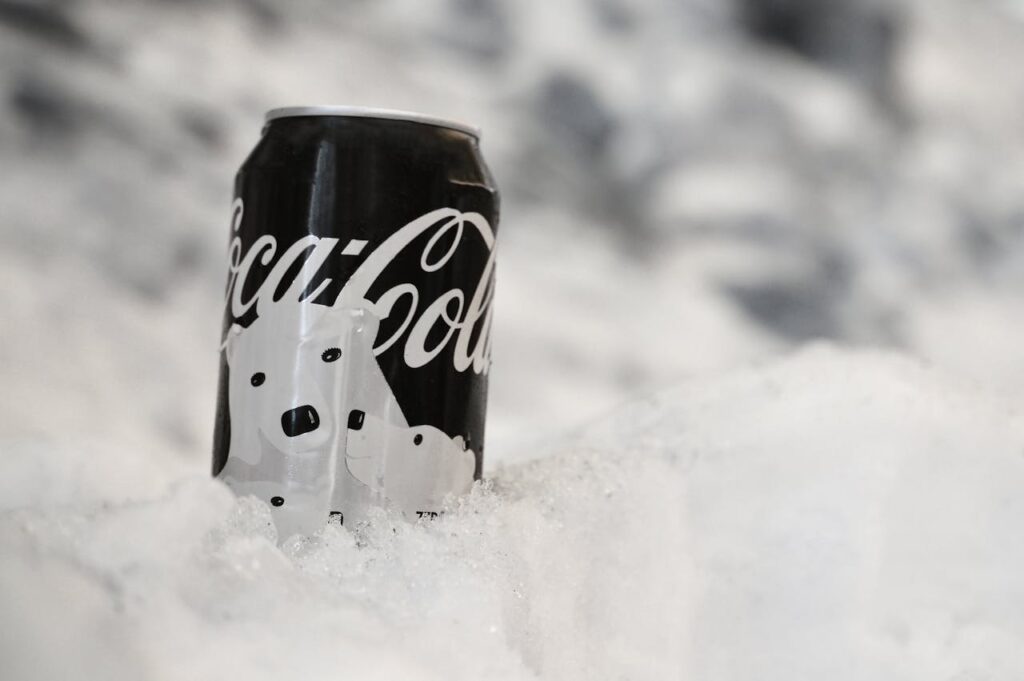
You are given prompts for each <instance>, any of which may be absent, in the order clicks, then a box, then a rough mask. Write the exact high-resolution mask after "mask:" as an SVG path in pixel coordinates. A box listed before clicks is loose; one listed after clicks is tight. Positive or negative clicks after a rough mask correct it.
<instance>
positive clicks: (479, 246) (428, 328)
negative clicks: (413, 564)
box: [213, 107, 498, 538]
mask: <svg viewBox="0 0 1024 681" xmlns="http://www.w3.org/2000/svg"><path fill="white" fill-rule="evenodd" d="M478 137H479V135H478V133H477V131H476V130H475V129H473V128H470V127H467V126H464V125H461V124H457V123H453V122H450V121H443V120H439V119H434V118H430V117H427V116H422V115H419V114H410V113H405V112H393V111H381V110H373V109H357V108H351V107H301V108H289V109H276V110H273V111H271V112H269V113H268V114H267V124H266V126H265V127H264V128H263V134H262V137H261V139H260V141H259V143H258V144H257V145H256V148H255V149H254V150H253V152H252V153H251V154H250V156H249V158H248V159H246V161H245V162H244V163H243V164H242V167H241V169H240V170H239V172H238V176H237V178H236V180H235V200H234V203H233V206H232V218H231V238H230V247H229V258H228V284H227V290H226V295H225V313H224V327H223V338H222V343H221V363H220V385H219V391H218V400H217V417H216V426H215V432H214V446H213V473H214V475H215V476H217V477H219V478H221V479H223V480H224V481H225V482H226V483H227V484H228V485H229V486H230V487H231V488H232V489H233V490H235V492H236V493H238V494H240V495H247V494H252V495H254V496H256V497H257V498H259V499H262V500H263V501H265V502H266V503H267V504H269V506H270V508H271V511H272V514H273V517H274V521H275V524H276V525H277V527H278V532H279V536H281V538H285V537H287V536H289V535H291V534H294V533H308V532H311V531H314V530H316V529H318V528H319V527H320V526H322V525H323V524H325V523H326V522H328V521H329V520H333V521H335V522H342V523H344V524H346V525H348V524H352V523H354V522H357V521H359V520H360V519H362V518H364V517H365V515H366V511H367V509H369V508H370V507H372V506H385V507H391V508H395V509H398V510H400V511H401V512H402V513H404V514H406V515H407V516H409V517H412V518H415V517H424V516H428V517H432V516H434V515H436V514H438V513H439V512H441V510H442V508H443V505H444V502H445V500H446V498H448V497H449V495H458V494H461V493H464V492H466V491H467V490H468V489H469V488H470V487H471V485H472V483H473V480H475V479H479V478H480V475H481V470H482V463H483V451H484V416H485V412H486V406H487V375H488V372H489V369H490V356H491V352H490V327H491V310H492V307H491V301H492V298H493V294H494V255H495V243H494V239H495V228H496V226H497V222H498V192H497V189H496V188H495V186H494V182H493V180H492V179H491V175H490V173H489V171H488V169H487V167H486V165H485V164H484V161H483V158H482V156H481V154H480V148H479V143H478Z"/></svg>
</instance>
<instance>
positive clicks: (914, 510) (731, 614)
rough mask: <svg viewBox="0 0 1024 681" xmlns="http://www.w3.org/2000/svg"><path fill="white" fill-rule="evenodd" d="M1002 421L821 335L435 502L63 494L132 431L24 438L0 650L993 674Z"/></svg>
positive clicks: (168, 667)
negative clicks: (434, 510)
mask: <svg viewBox="0 0 1024 681" xmlns="http://www.w3.org/2000/svg"><path fill="white" fill-rule="evenodd" d="M1021 424H1022V421H1021V418H1020V413H1019V410H1018V409H1016V408H1012V409H1011V408H1008V407H1007V406H1006V403H1005V402H1002V401H1001V400H999V399H996V398H995V397H993V396H992V395H991V394H987V393H985V392H983V391H979V390H978V389H977V387H975V386H967V385H963V384H961V383H959V382H957V381H955V380H952V379H949V378H948V377H946V376H944V375H943V374H942V373H941V372H939V371H937V370H935V369H933V368H929V367H927V366H925V365H922V364H920V363H918V362H914V361H911V360H908V359H905V358H902V357H899V356H895V355H890V354H884V353H873V352H853V351H849V350H841V349H838V348H833V347H828V346H817V347H813V348H810V349H808V350H805V351H802V352H800V353H798V354H797V355H795V356H792V357H788V358H786V359H783V360H776V361H772V362H770V363H768V364H765V365H763V366H759V367H751V368H747V369H742V370H737V371H734V372H727V373H725V374H722V375H719V376H717V377H714V378H708V379H701V380H694V381H689V382H686V383H683V384H681V385H680V386H677V387H674V388H672V389H669V390H667V391H663V392H661V393H659V394H657V395H656V396H653V397H651V398H649V399H647V400H644V401H640V402H635V403H632V404H629V405H625V406H623V407H621V408H619V409H617V410H615V411H613V412H609V413H608V414H606V415H605V416H604V417H603V418H601V419H599V420H598V421H596V422H595V423H593V424H592V425H591V426H589V427H587V428H584V429H583V430H582V431H581V432H579V433H578V434H576V435H575V436H573V437H571V438H567V439H565V440H563V441H561V442H557V443H552V444H551V446H550V448H549V450H548V451H547V452H546V453H545V454H546V455H545V456H543V457H542V458H540V459H537V460H535V461H532V462H529V463H523V464H515V465H510V466H507V467H502V468H501V469H500V470H498V471H496V472H495V474H494V475H493V476H492V479H491V480H490V481H489V482H488V483H487V484H483V485H481V486H479V487H478V488H477V489H475V490H474V492H473V493H472V494H471V495H470V496H469V497H467V498H465V499H463V500H460V501H459V502H457V503H455V504H453V507H452V509H451V511H450V512H449V513H448V514H447V515H446V516H444V517H443V518H442V519H440V520H436V521H433V522H425V523H422V524H418V525H414V524H408V523H405V522H404V521H401V520H399V519H396V518H393V517H387V516H385V515H383V514H381V515H378V516H377V517H375V518H373V519H372V521H371V522H370V523H369V524H368V525H367V526H366V527H364V528H362V529H361V530H360V531H358V532H356V533H352V532H350V531H349V530H348V529H343V528H338V527H335V526H329V527H326V528H325V529H324V530H323V532H322V533H321V534H319V535H315V536H313V537H310V538H306V539H300V538H294V539H292V540H290V541H288V542H285V544H284V545H283V546H282V547H278V546H277V545H276V544H275V539H276V537H275V535H274V532H273V530H272V527H271V526H270V525H269V510H268V509H267V507H266V506H264V505H262V504H261V503H260V502H257V501H255V500H252V499H242V500H235V499H234V498H233V497H232V496H231V494H230V493H229V492H228V491H227V490H226V488H224V487H222V486H221V485H220V484H219V483H217V482H215V481H213V480H210V479H208V478H207V477H206V476H205V475H204V474H203V471H185V470H182V471H171V470H165V471H157V470H150V471H147V472H146V473H147V477H148V478H149V480H148V482H147V483H145V484H143V485H141V486H140V485H138V484H137V481H136V480H132V479H125V480H123V481H122V482H123V488H122V489H117V488H115V487H114V486H113V484H112V483H110V482H109V481H108V476H106V475H99V474H98V475H96V476H95V480H93V481H89V480H88V479H86V480H84V481H83V480H82V478H81V477H80V476H77V475H69V476H68V477H74V478H75V479H76V480H78V481H79V482H80V483H81V486H80V487H79V488H74V489H72V488H71V487H69V485H68V484H67V482H68V481H67V480H62V479H61V475H62V473H61V471H66V470H71V471H78V470H83V469H88V468H94V469H95V470H96V471H97V472H98V473H116V471H119V470H123V469H124V467H125V465H126V464H128V465H129V472H131V471H130V466H131V464H130V462H131V461H137V460H138V457H137V456H136V454H137V453H136V452H133V451H122V452H118V451H114V450H108V451H102V452H101V451H88V450H85V449H82V450H80V451H73V452H65V453H64V454H62V455H60V456H59V457H57V456H55V455H52V454H50V453H48V452H35V453H34V456H32V457H27V456H26V457H25V459H24V460H23V461H22V462H21V466H39V465H43V466H46V465H50V463H47V461H48V459H50V458H54V459H55V460H54V461H52V462H51V463H52V469H51V470H49V471H48V472H46V473H42V474H41V473H39V472H38V471H32V472H28V473H26V474H25V475H24V476H18V475H15V476H13V477H10V476H5V478H4V479H3V480H2V482H0V484H2V485H3V490H2V491H3V493H2V495H0V498H2V499H4V500H5V502H6V505H7V506H9V507H10V510H8V511H7V512H5V513H4V514H3V516H2V520H0V541H2V545H3V551H2V553H0V555H2V556H3V559H2V561H0V592H2V593H4V594H6V596H5V607H4V608H3V609H2V610H0V630H2V631H4V632H5V633H4V636H3V637H0V672H2V674H0V675H2V676H3V677H4V678H12V679H13V678H17V679H24V680H30V679H50V678H72V677H74V678H106V679H121V678H124V679H139V678H152V679H162V678H167V679H171V678H189V679H215V678H224V677H225V676H229V677H231V678H246V679H251V680H253V681H256V680H258V679H280V678H282V677H284V678H304V679H321V678H322V679H328V678H358V679H378V678H379V679H394V678H403V679H442V678H443V679H480V678H487V679H528V678H544V679H621V678H631V679H664V678H706V679H716V680H719V679H721V680H726V679H750V678H780V679H781V678H829V679H836V680H837V681H844V680H847V679H850V680H853V679H858V680H860V679H865V680H866V679H877V678H887V679H924V678H950V679H952V678H956V679H960V678H963V679H968V678H970V679H974V678H978V679H988V678H992V679H995V678H1017V677H1018V676H1019V675H1020V674H1022V673H1024V659H1022V658H1021V656H1020V655H1019V650H1020V646H1021V642H1022V638H1024V584H1022V582H1021V580H1020V577H1019V576H1020V574H1021V573H1022V570H1024V542H1022V541H1021V535H1020V532H1019V531H1018V530H1019V528H1018V525H1019V522H1018V521H1019V518H1020V517H1022V514H1024V496H1022V495H1021V494H1020V490H1021V489H1022V487H1024V426H1022V425H1021ZM79 459H88V465H84V464H83V463H82V462H80V461H78V460H79ZM40 461H42V462H43V463H42V464H40ZM76 463H78V468H75V467H74V465H75V464H76ZM69 464H70V466H69ZM13 470H14V471H15V472H17V470H18V465H15V466H14V467H13ZM24 479H37V480H38V479H46V480H48V481H50V482H51V483H52V487H53V489H54V490H55V491H54V494H53V495H52V496H51V497H50V498H47V497H46V495H39V496H37V497H36V498H35V501H34V502H29V503H25V501H24V497H19V496H18V494H19V487H20V484H21V481H22V480H24ZM104 481H107V482H104ZM140 489H141V490H143V492H142V493H141V494H140ZM129 497H130V500H126V499H128V498H129Z"/></svg>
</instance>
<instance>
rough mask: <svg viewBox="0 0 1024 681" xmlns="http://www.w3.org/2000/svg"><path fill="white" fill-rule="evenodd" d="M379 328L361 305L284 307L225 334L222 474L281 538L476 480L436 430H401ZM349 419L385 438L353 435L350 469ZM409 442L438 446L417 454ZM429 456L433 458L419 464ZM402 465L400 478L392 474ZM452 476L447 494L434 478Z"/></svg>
mask: <svg viewBox="0 0 1024 681" xmlns="http://www.w3.org/2000/svg"><path fill="white" fill-rule="evenodd" d="M378 326H379V320H378V319H377V317H375V316H374V314H373V313H372V312H371V311H370V309H369V305H367V306H365V307H328V306H325V305H317V304H313V303H308V302H284V301H280V302H275V303H274V304H272V305H269V306H267V308H266V309H264V310H262V311H261V314H260V317H259V318H258V319H256V321H254V322H253V323H252V324H250V325H249V326H248V327H244V328H243V327H240V326H237V325H236V326H233V327H232V328H231V329H230V330H229V331H228V334H227V338H226V340H225V342H224V352H225V357H226V359H227V363H228V367H229V369H230V380H229V384H228V405H229V414H230V419H231V443H230V447H229V450H228V457H227V462H226V464H225V466H224V469H223V470H222V471H221V472H220V474H219V477H221V478H222V479H223V480H224V481H225V482H226V483H227V484H228V485H229V486H230V487H232V488H233V489H234V490H235V492H236V493H238V494H240V495H246V494H252V495H255V496H256V497H258V498H260V499H262V500H264V501H266V502H267V503H269V504H270V506H271V512H272V514H273V516H274V522H275V524H276V525H277V527H278V532H279V536H281V537H282V538H284V537H288V536H290V535H291V534H294V533H308V532H311V531H313V530H315V529H317V528H319V527H320V526H321V525H323V523H324V521H325V520H326V519H327V517H328V515H329V514H330V515H335V514H338V515H340V516H341V517H342V518H344V520H345V521H348V520H353V519H354V520H358V519H359V518H360V517H361V515H362V511H363V509H365V508H366V506H367V505H368V504H370V503H374V502H375V503H378V504H380V503H387V502H391V503H393V504H394V505H396V506H398V507H399V508H401V509H402V510H405V511H408V512H410V513H412V512H415V511H420V510H424V508H423V507H424V506H425V505H430V508H429V509H428V510H435V508H436V506H438V505H439V503H440V501H439V495H438V493H437V492H436V491H435V490H436V489H441V488H442V487H444V491H445V492H448V491H455V490H460V491H461V490H463V489H465V488H468V487H469V485H471V484H472V480H473V468H472V467H471V466H470V467H469V468H468V477H467V473H466V470H467V468H466V466H465V459H464V458H463V459H461V460H459V459H457V458H456V457H452V456H451V453H452V452H453V451H456V450H457V451H458V453H459V454H463V453H464V452H463V450H464V447H461V445H458V444H455V442H456V441H455V440H453V439H452V438H449V437H448V436H447V435H445V434H444V433H442V432H441V431H439V430H436V429H432V428H429V427H424V426H418V427H416V428H409V425H408V422H407V421H406V419H405V416H404V414H403V413H402V410H401V408H400V407H399V405H398V403H397V401H396V399H395V396H394V394H393V393H392V391H391V388H390V386H389V385H388V382H387V379H386V378H385V376H384V374H383V372H382V371H381V369H380V366H379V364H378V363H377V360H376V359H375V357H374V353H373V344H374V340H375V338H376V336H377V329H378ZM353 412H358V413H359V414H364V415H365V416H364V418H365V419H368V420H369V422H370V423H371V424H372V427H371V428H368V429H367V431H366V432H370V431H371V430H372V431H373V432H378V431H379V432H381V433H384V432H386V433H389V434H390V435H389V436H388V438H393V439H388V438H381V437H379V436H376V439H374V440H373V441H372V442H371V441H369V440H367V439H366V438H365V437H362V438H359V439H358V440H357V441H355V442H353V446H354V450H353V451H352V452H351V453H352V454H353V457H352V458H353V459H354V460H357V461H358V463H357V464H355V465H353V466H349V465H347V464H346V462H347V460H348V458H349V457H348V454H349V453H350V452H349V447H348V444H347V440H348V436H349V433H350V432H353V431H352V430H351V429H350V426H351V425H352V419H351V414H352V413H353ZM398 434H401V435H398ZM417 435H420V439H419V441H423V440H424V439H426V438H429V440H430V442H431V443H437V444H432V445H430V447H428V448H425V449H422V450H421V449H420V448H419V447H418V446H417V443H414V442H413V440H415V439H416V436H417ZM460 440H461V439H460ZM406 441H408V442H406ZM442 441H447V445H444V446H442V445H441V444H440V443H441V442H442ZM385 445H386V446H385ZM453 448H454V450H453ZM385 453H388V455H387V456H384V454H385ZM468 456H469V457H472V456H473V455H472V452H469V454H468ZM431 457H433V458H434V459H437V461H435V462H434V463H433V464H424V460H425V459H431ZM406 460H407V463H408V464H410V468H409V469H408V473H402V474H399V473H398V472H397V471H399V470H400V469H401V468H402V465H401V462H402V461H406ZM353 469H354V470H353ZM449 469H451V470H449ZM456 478H457V484H456V485H455V486H454V487H448V486H447V483H442V482H441V481H440V480H451V481H452V482H455V479H456ZM440 496H441V497H443V494H441V495H440ZM435 501H436V502H437V503H433V502H435ZM428 502H430V504H428ZM431 504H432V505H431Z"/></svg>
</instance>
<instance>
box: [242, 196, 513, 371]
mask: <svg viewBox="0 0 1024 681" xmlns="http://www.w3.org/2000/svg"><path fill="white" fill-rule="evenodd" d="M244 213H245V206H244V204H243V201H242V199H240V198H239V199H235V202H234V204H233V205H232V220H231V226H232V239H231V245H230V248H229V250H228V287H227V293H226V297H225V307H226V308H227V311H228V312H230V314H231V316H232V318H234V319H239V318H241V317H244V316H245V315H247V314H249V313H250V312H252V311H253V310H255V313H256V315H257V316H260V315H261V311H266V310H267V309H268V306H271V305H273V304H275V303H277V302H281V301H291V302H298V301H300V300H304V301H312V300H315V299H316V298H317V297H318V296H319V295H320V294H321V293H323V292H324V291H325V290H326V289H327V288H328V287H329V286H330V285H331V282H332V280H331V278H329V277H324V278H322V279H321V280H320V281H319V283H318V284H317V286H316V288H315V289H313V290H309V291H307V289H309V287H310V285H311V283H312V282H313V281H314V280H316V279H317V277H318V274H319V273H320V271H321V270H322V269H323V267H324V265H325V263H327V262H328V261H329V259H330V258H331V257H357V256H359V255H361V254H362V251H363V250H364V248H365V246H366V242H365V241H361V240H358V239H352V240H350V241H349V242H347V243H346V244H345V245H344V247H342V248H341V249H339V248H338V246H339V243H340V240H339V239H335V238H331V237H318V236H314V235H306V236H303V237H301V238H300V239H298V240H296V241H295V242H294V243H292V244H291V245H289V246H288V247H287V249H285V250H284V252H283V253H280V255H279V254H278V251H279V246H278V242H277V239H276V238H275V237H274V236H271V235H268V234H265V235H262V236H260V237H258V238H257V239H256V240H255V241H254V242H253V243H252V244H251V245H250V246H249V248H248V250H245V251H244V252H243V246H242V239H241V236H240V235H239V228H240V227H241V224H242V217H243V215H244ZM431 231H432V234H431V235H430V238H429V240H428V241H427V242H426V245H425V246H424V247H423V249H422V251H421V252H420V254H419V259H418V264H419V268H420V270H421V271H422V272H423V273H425V274H430V273H433V272H437V271H438V270H440V269H442V268H444V267H445V266H446V265H448V264H449V263H450V262H452V260H453V258H455V257H456V254H457V252H458V250H459V248H460V247H462V245H463V244H464V243H466V242H467V241H468V239H470V238H476V239H479V240H480V243H482V244H483V246H484V247H485V248H486V249H487V252H488V253H489V256H488V258H487V261H486V263H485V265H484V267H483V269H482V271H481V272H480V277H479V279H478V280H477V281H476V286H475V288H474V289H473V291H472V292H469V293H467V291H464V290H463V289H460V288H452V289H450V290H448V291H445V292H443V293H442V294H441V295H439V296H438V297H437V298H435V299H434V300H433V301H431V302H429V303H428V304H425V305H422V309H421V303H422V302H423V301H422V300H421V295H420V289H419V287H418V286H417V284H416V283H415V281H414V280H415V276H410V277H408V279H410V280H409V281H402V282H401V283H398V284H395V285H393V286H391V287H390V288H389V289H387V290H386V291H384V293H382V294H381V295H380V296H378V297H377V300H375V301H369V300H368V299H367V294H368V292H369V291H370V290H371V288H372V287H373V286H374V284H375V283H377V282H378V280H381V278H382V275H384V273H385V272H387V271H388V269H389V267H390V266H391V264H392V262H393V261H394V260H395V258H396V256H398V255H399V254H400V253H403V252H404V251H405V250H406V249H407V248H410V245H411V244H412V243H413V242H414V241H415V240H416V239H417V237H420V236H421V235H425V234H428V233H430V232H431ZM300 261H301V265H300ZM297 266H298V267H300V269H299V270H298V273H297V274H296V275H295V278H294V279H293V280H292V281H291V282H290V283H288V282H285V281H284V277H285V276H287V275H288V273H289V272H290V271H292V270H293V269H294V268H295V267H297ZM257 271H259V272H260V274H265V276H264V277H263V280H262V283H261V284H260V285H259V287H258V288H257V289H256V291H255V292H253V293H251V295H249V296H248V297H247V296H246V294H245V291H248V290H249V287H246V285H245V283H246V281H248V279H249V278H250V277H251V276H253V275H254V273H256V272H257ZM493 272H494V231H493V230H492V229H491V225H490V224H489V223H488V222H487V219H486V218H484V217H483V216H482V215H480V214H479V213H471V212H462V211H459V210H457V209H455V208H439V209H437V210H433V211H431V212H429V213H427V214H425V215H423V216H421V217H419V218H416V219H415V220H413V221H412V222H410V223H408V224H406V225H405V226H404V227H402V228H400V229H398V230H397V231H396V232H394V233H393V234H392V235H391V236H390V237H388V238H387V239H386V240H385V241H383V242H382V243H381V244H380V245H379V246H377V248H375V249H374V250H373V252H371V253H370V254H369V255H368V256H367V257H366V259H365V260H364V261H363V262H362V264H360V265H359V267H358V268H357V269H356V270H355V272H354V273H353V274H352V276H351V277H349V279H348V281H346V282H345V284H344V286H343V287H342V289H341V292H340V293H339V294H338V296H337V298H336V299H335V301H334V304H333V305H334V306H335V307H346V308H368V309H370V310H371V311H372V312H373V313H374V314H375V315H376V316H377V317H379V318H380V319H382V320H383V319H387V318H389V317H390V316H391V314H392V312H393V311H394V310H395V309H396V307H397V303H398V302H399V301H401V300H402V299H403V298H404V299H407V303H408V306H407V308H406V309H407V311H406V313H405V317H404V318H403V319H402V320H401V321H400V323H399V324H398V325H397V328H396V330H395V331H393V332H392V333H391V334H390V335H389V336H388V337H387V338H384V339H378V343H377V344H376V345H375V346H374V354H375V355H380V354H381V353H383V352H385V351H386V350H388V349H389V348H391V347H392V346H394V345H395V344H396V343H399V342H403V341H404V344H405V345H404V348H403V353H402V356H403V358H404V360H405V363H406V364H407V365H408V366H410V367H413V368H417V367H421V366H424V365H425V364H427V363H428V362H430V361H431V360H433V359H434V358H436V357H437V356H438V355H439V354H441V352H442V351H443V350H444V349H445V348H446V347H447V346H448V345H449V344H450V343H452V342H453V341H454V343H455V347H454V353H453V364H454V368H455V370H456V371H459V372H463V371H466V370H467V369H470V368H472V370H473V371H474V372H475V373H478V374H481V373H482V374H486V373H487V371H488V369H489V368H490V351H491V344H490V327H491V301H492V299H493V296H494V286H493ZM286 283H287V285H288V288H287V290H286V291H285V293H284V294H283V295H281V296H280V297H277V298H276V299H275V295H274V294H275V292H276V291H278V290H279V288H280V287H281V286H282V285H284V284H286ZM402 307H405V306H402ZM438 327H440V328H441V329H443V334H444V335H443V336H442V337H441V340H433V342H431V339H436V338H437V332H435V331H434V329H435V328H438Z"/></svg>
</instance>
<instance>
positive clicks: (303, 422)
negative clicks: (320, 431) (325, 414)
mask: <svg viewBox="0 0 1024 681" xmlns="http://www.w3.org/2000/svg"><path fill="white" fill-rule="evenodd" d="M319 427H320V415H319V414H317V413H316V409H314V408H313V407H312V405H309V404H304V405H302V406H301V407H295V408H294V409H289V410H288V411H286V412H285V413H283V414H281V429H282V430H284V434H285V435H287V436H288V437H295V436H296V435H302V434H303V433H308V432H309V431H311V430H316V429H317V428H319Z"/></svg>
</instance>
